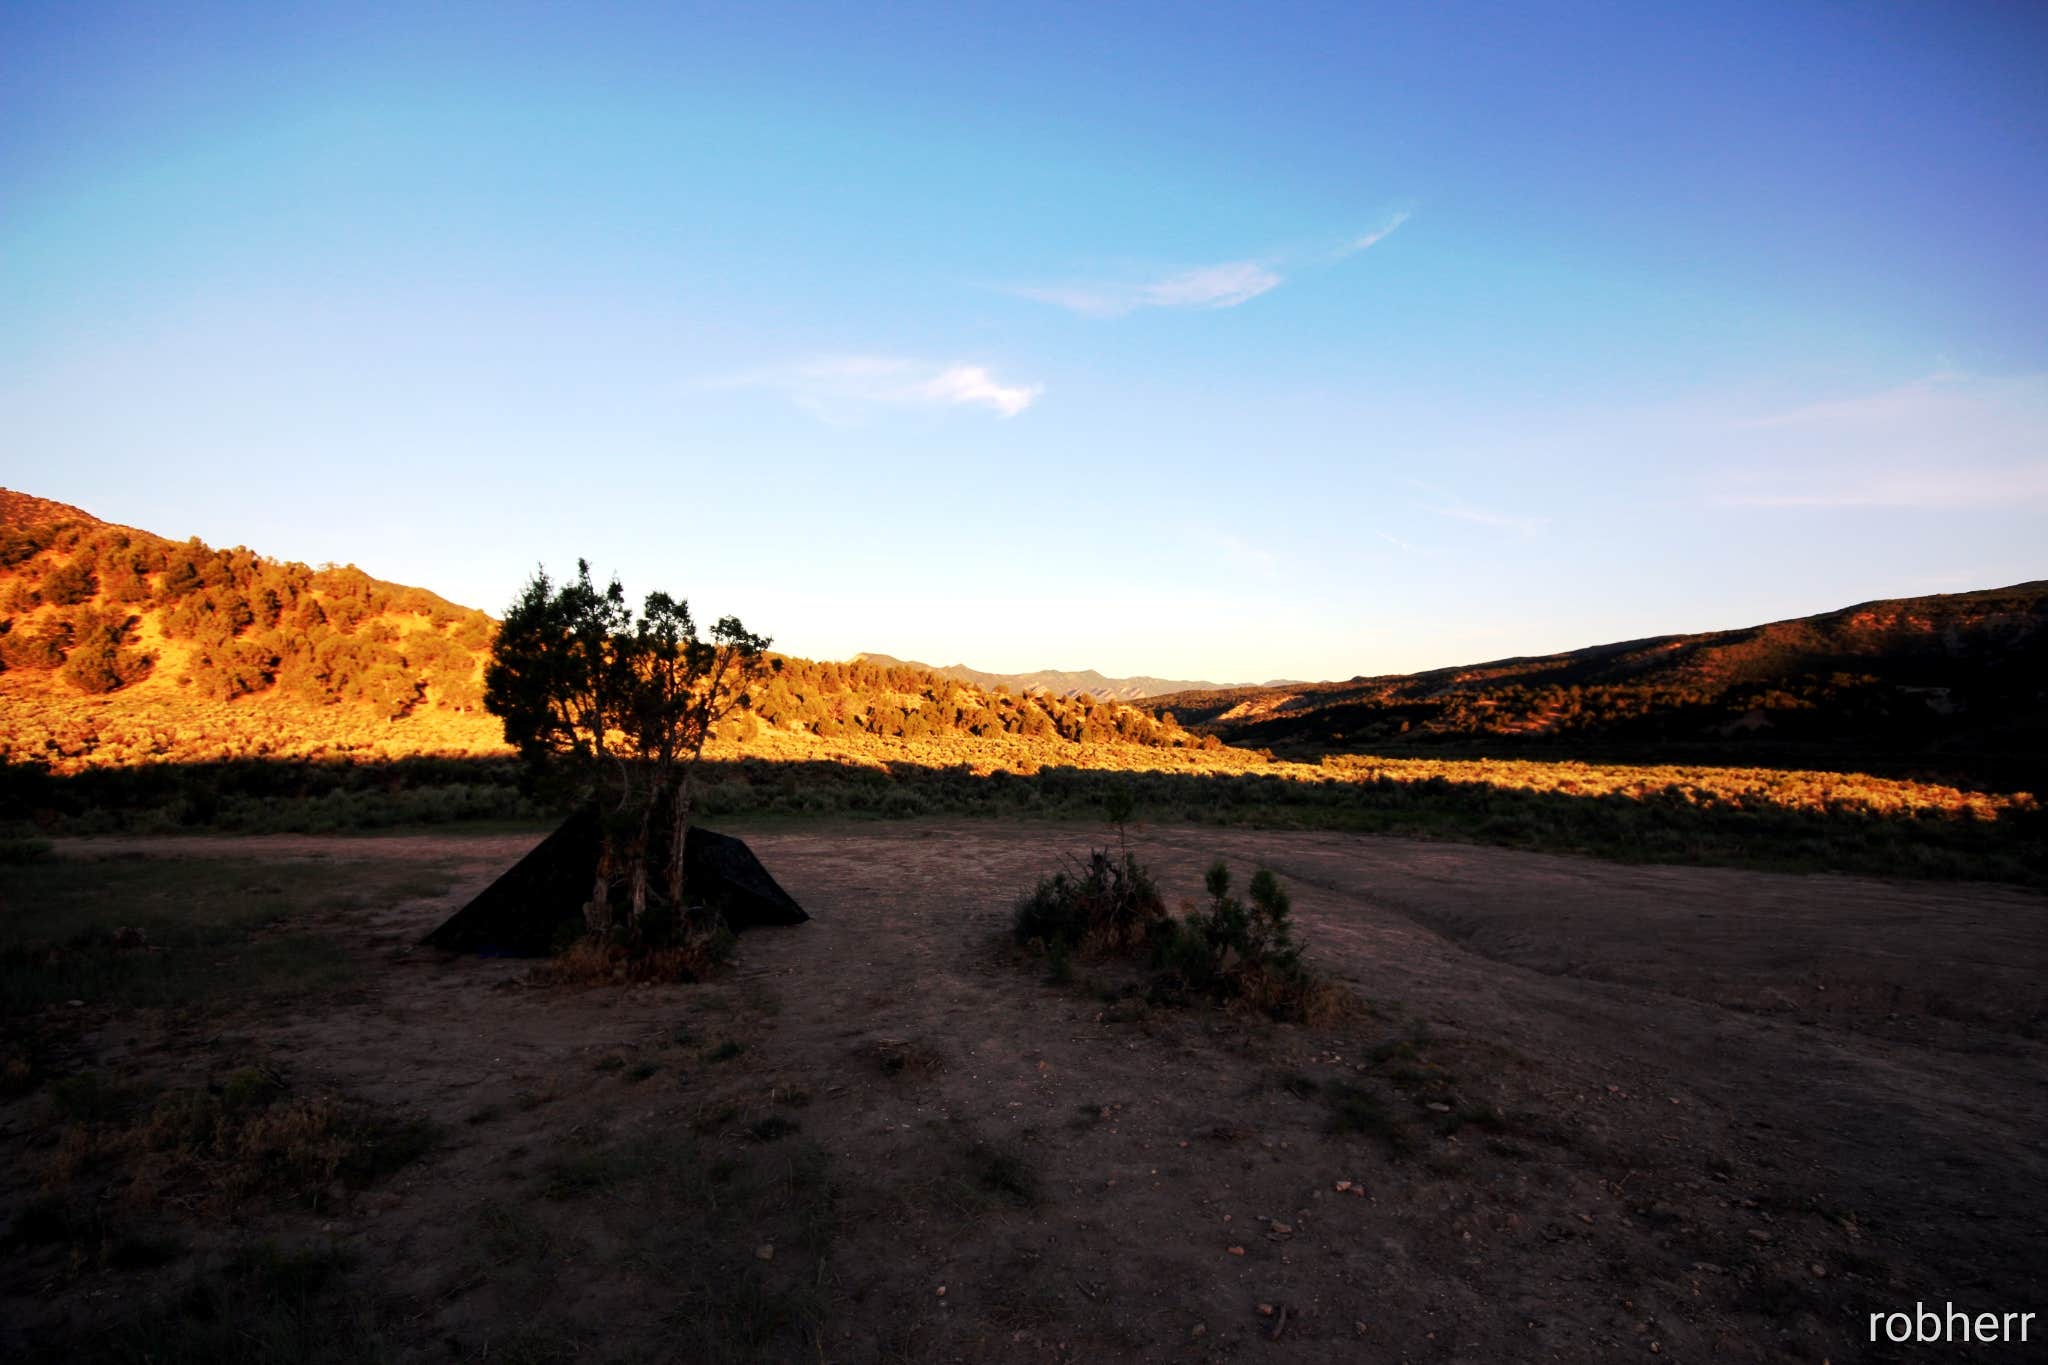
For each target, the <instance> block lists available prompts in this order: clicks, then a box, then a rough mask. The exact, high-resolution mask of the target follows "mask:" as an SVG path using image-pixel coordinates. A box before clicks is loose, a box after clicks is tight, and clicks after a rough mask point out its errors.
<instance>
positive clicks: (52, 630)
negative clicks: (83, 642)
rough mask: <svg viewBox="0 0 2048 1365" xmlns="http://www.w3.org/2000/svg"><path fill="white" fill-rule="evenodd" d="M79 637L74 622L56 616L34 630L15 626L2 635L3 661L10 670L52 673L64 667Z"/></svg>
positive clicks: (0, 653)
mask: <svg viewBox="0 0 2048 1365" xmlns="http://www.w3.org/2000/svg"><path fill="white" fill-rule="evenodd" d="M75 638H76V632H75V631H74V629H73V627H72V625H71V622H70V621H68V620H65V619H64V618H62V617H56V618H53V619H51V620H48V621H45V622H43V623H42V624H41V625H39V626H37V627H36V628H34V629H33V630H23V629H20V628H18V627H17V628H15V629H11V630H9V631H8V632H7V633H6V634H5V635H0V663H5V664H6V666H7V667H8V668H10V669H17V668H18V669H24V670H27V671H31V672H49V671H50V670H52V669H55V668H58V667H61V666H62V665H63V663H64V656H65V654H66V653H67V652H68V651H69V650H70V648H71V644H72V641H73V640H74V639H75Z"/></svg>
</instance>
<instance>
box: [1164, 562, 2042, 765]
mask: <svg viewBox="0 0 2048 1365" xmlns="http://www.w3.org/2000/svg"><path fill="white" fill-rule="evenodd" d="M1152 704H1154V705H1157V706H1161V707H1165V708H1170V709H1171V711H1172V712H1173V714H1174V715H1175V716H1177V717H1178V718H1179V719H1180V720H1181V721H1182V722H1183V723H1184V724H1187V725H1190V726H1192V727H1194V728H1196V729H1199V730H1202V731H1205V732H1206V733H1209V734H1212V735H1215V736H1216V737H1218V738H1219V739H1222V740H1224V741H1225V742H1227V743H1229V744H1233V745H1247V746H1258V747H1272V748H1274V749H1275V750H1279V751H1293V752H1296V753H1300V752H1305V751H1313V752H1317V753H1324V752H1330V751H1338V752H1371V753H1378V754H1401V753H1431V752H1435V753H1486V754H1498V755H1502V756H1517V757H1537V756H1562V755H1566V754H1569V755H1570V756H1572V757H1578V758H1601V759H1609V760H1616V761H1629V762H1667V761H1668V762H1680V761H1687V762H1707V763H1731V764H1758V765H1769V766H1798V767H1818V768H1837V769H1839V768H1843V767H1854V768H1857V769H1859V770H1862V771H1870V772H1887V771H1889V772H1896V773H1914V774H1920V775H1929V774H1938V775H1944V776H1949V777H1965V778H1971V779H1974V780H1981V781H1986V782H1990V783H1993V784H1995V785H2002V786H2014V785H2018V786H2021V787H2025V788H2027V789H2029V790H2039V785H2038V784H2039V783H2040V782H2041V781H2042V778H2043V774H2044V769H2048V582H2032V583H2020V584H2016V585H2014V586H2012V587H2008V588H1993V589H1988V590H1985V591H1981V592H1967V593H1954V594H1943V595H1937V596H1931V597H1913V598H1900V599H1894V600H1887V601H1877V602H1865V603H1861V604H1859V605H1856V606H1852V607H1844V608H1842V609H1840V610H1838V611H1831V612H1825V613H1822V614H1820V615H1817V616H1806V617H1800V618H1798V619H1795V620H1789V621H1777V622H1772V623H1770V624H1768V625H1760V626H1750V627H1747V628H1744V629H1740V630H1721V631H1708V632H1703V633H1700V634H1692V635H1664V636H1658V637H1655V638H1652V639H1646V640H1630V641H1624V642H1622V643H1618V644H1609V645H1596V646H1593V647H1591V648H1588V649H1579V650H1573V651H1571V652H1569V653H1564V654H1551V655H1545V656H1542V657H1538V658H1518V659H1500V660H1496V661H1494V662H1491V663H1483V664H1472V665H1467V666H1465V667H1460V668H1441V669H1433V670H1431V671H1429V672H1426V673H1413V674H1404V675H1392V676H1386V677H1356V678H1352V679H1350V680H1349V681H1347V682H1331V683H1315V684H1309V685H1290V686H1281V687H1273V686H1268V687H1239V688H1227V689H1221V690H1216V691H1199V692H1196V691H1190V692H1183V693H1177V694H1173V695H1169V696H1162V697H1157V698H1153V699H1152Z"/></svg>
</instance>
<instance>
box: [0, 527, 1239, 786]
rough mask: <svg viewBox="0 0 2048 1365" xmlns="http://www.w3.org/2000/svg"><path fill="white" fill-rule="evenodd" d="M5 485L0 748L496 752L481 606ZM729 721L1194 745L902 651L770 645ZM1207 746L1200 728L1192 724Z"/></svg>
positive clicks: (36, 753) (73, 756)
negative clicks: (841, 658)
mask: <svg viewBox="0 0 2048 1365" xmlns="http://www.w3.org/2000/svg"><path fill="white" fill-rule="evenodd" d="M0 499H16V500H17V504H16V506H15V508H14V515H12V516H9V517H7V518H6V522H5V527H4V529H0V670H4V671H0V699H4V700H5V702H6V720H5V723H4V725H0V759H4V760H6V761H10V762H16V763H20V762H33V763H40V764H47V765H48V766H50V767H51V768H52V769H53V770H55V771H58V772H73V771H78V770H80V769H82V768H86V767H94V766H102V765H108V764H116V765H118V764H129V763H139V762H213V761H220V760H226V759H238V758H324V757H334V756H347V757H350V758H356V759H362V758H397V757H403V756H408V755H418V754H476V755H481V754H494V753H502V752H508V750H507V748H506V746H505V744H504V742H503V736H502V734H501V732H500V728H499V724H498V722H497V721H496V720H495V719H493V718H491V717H489V716H487V715H485V714H484V713H483V709H482V701H483V668H484V664H485V661H486V659H487V656H488V653H489V650H490V646H491V642H492V640H493V639H494V638H495V635H496V632H497V623H496V622H494V621H493V620H492V619H491V618H490V617H488V616H486V615H485V614H484V613H483V612H480V611H476V610H474V609H471V608H468V607H460V606H456V605H455V604H453V603H450V602H447V601H444V600H443V599H441V598H439V597H436V596H434V595H433V594H432V593H429V592H425V591H423V590H421V589H418V588H408V587H403V586H400V585H398V584H393V583H386V582H383V581H381V580H379V579H375V578H372V577H370V576H369V575H368V574H365V573H363V572H362V571H361V570H360V569H357V568H354V567H353V566H349V567H344V568H333V567H329V568H325V569H318V570H315V569H311V568H309V567H307V566H306V565H303V564H295V563H289V562H283V561H277V560H268V559H264V558H262V557H260V556H258V555H255V554H253V553H251V552H250V551H248V550H245V549H240V548H237V549H233V550H214V549H212V548H210V547H208V546H206V545H204V544H202V543H201V542H200V541H198V540H196V539H195V540H190V541H186V542H184V543H182V544H181V543H176V542H172V541H167V540H163V539H161V538H159V537H156V536H152V535H149V534H148V533H146V532H142V531H136V530H132V529H129V528H126V527H119V526H110V525H107V524H105V523H102V522H98V521H95V520H93V519H91V518H89V517H87V516H86V515H85V514H84V513H81V512H78V511H77V509H75V508H66V507H63V505H62V504H54V503H42V502H40V501H39V500H26V501H28V502H33V503H36V504H37V505H36V506H34V507H32V508H30V509H29V510H30V511H33V512H39V513H40V514H41V515H42V516H45V517H49V518H53V519H50V520H40V521H37V520H31V519H30V517H29V516H28V515H26V514H25V513H24V511H23V509H22V507H21V506H20V502H21V501H23V500H20V495H15V494H6V493H0ZM752 702H753V707H752V711H751V713H750V714H746V715H740V716H735V717H734V718H733V719H732V721H731V722H730V723H729V724H728V726H727V727H726V732H727V734H726V737H727V738H738V739H745V738H747V737H748V736H750V735H752V734H754V733H757V732H758V731H759V730H760V729H762V728H763V727H773V728H777V729H780V730H783V731H785V732H790V733H802V734H806V735H811V736H816V737H819V738H823V739H837V738H841V737H845V736H848V735H856V734H865V735H874V736H884V737H900V738H904V739H910V740H917V739H923V738H928V737H933V736H942V735H959V736H966V737H974V738H985V737H994V736H1001V735H1009V736H1016V737H1019V738H1021V739H1024V740H1027V741H1045V742H1048V743H1056V742H1059V741H1066V742H1069V743H1073V744H1087V745H1095V744H1114V745H1133V744H1135V745H1148V746H1164V747H1182V748H1197V747H1201V746H1202V745H1203V744H1204V742H1205V741H1204V740H1203V738H1202V737H1201V736H1197V735H1193V734H1190V733H1189V732H1188V731H1186V730H1184V729H1182V728H1180V727H1179V726H1177V725H1175V724H1173V723H1172V722H1171V721H1170V720H1163V719H1161V718H1160V717H1158V716H1156V715H1154V714H1152V713H1151V712H1150V711H1147V710H1143V709H1140V708H1136V707H1131V706H1124V705H1119V704H1116V703H1111V702H1103V701H1098V700H1096V699H1095V698H1093V697H1089V696H1080V697H1054V696H1049V695H1036V696H1021V695H1011V694H1009V693H1007V692H1001V691H994V692H991V691H984V690H983V689H981V688H979V687H976V686H974V685H972V684H969V683H964V682H960V681H957V680H954V679H951V678H944V677H940V676H937V675H935V674H932V673H928V672H925V671H923V670H921V669H916V668H912V667H907V666H886V665H880V664H872V663H862V662H854V663H835V662H829V661H826V662H812V661H810V660H806V659H793V658H792V659H784V660H783V661H782V667H781V668H780V669H779V670H778V672H777V673H776V675H775V676H774V677H773V678H772V679H771V680H770V681H769V682H768V683H767V684H766V685H765V686H764V687H762V688H761V689H759V691H758V692H757V693H756V695H755V696H754V697H753V698H752ZM1208 744H1209V747H1212V748H1213V747H1215V742H1214V741H1208Z"/></svg>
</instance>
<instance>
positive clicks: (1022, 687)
mask: <svg viewBox="0 0 2048 1365" xmlns="http://www.w3.org/2000/svg"><path fill="white" fill-rule="evenodd" d="M849 662H852V663H868V664H875V665H877V666H879V667H883V668H915V669H920V670H922V671H924V672H926V673H936V674H938V675H939V676H940V677H942V678H954V679H957V680H959V681H961V682H971V683H973V684H974V685H975V686H976V687H980V688H984V689H986V690H988V691H991V692H993V691H994V690H995V689H996V688H998V687H1006V688H1008V689H1009V690H1010V691H1012V692H1015V693H1018V694H1020V695H1022V694H1027V693H1043V694H1046V695H1049V696H1055V697H1094V698H1096V699H1097V700H1099V701H1144V700H1147V699H1148V698H1151V697H1160V696H1165V695H1167V694H1169V693H1178V692H1210V691H1215V690H1218V689H1221V688H1229V687H1235V686H1240V685H1239V684H1233V683H1212V682H1176V681H1174V680H1173V679H1171V678H1150V677H1136V678H1109V677H1104V676H1103V675H1102V674H1100V673H1098V672H1096V671H1095V670H1094V669H1092V668H1083V669H1079V670H1072V669H1059V668H1041V669H1039V670H1038V671H1037V672H1035V673H988V672H984V671H983V670H981V669H979V668H969V667H968V666H967V665H966V664H947V665H945V666H944V667H940V666H938V665H936V664H921V663H918V662H916V661H915V660H911V659H899V658H897V657H895V656H894V655H892V654H856V655H854V656H853V658H852V659H851V660H850V661H849ZM1260 685H1261V686H1265V687H1289V686H1298V684H1294V683H1289V682H1286V681H1284V680H1282V681H1274V682H1269V683H1264V684H1260Z"/></svg>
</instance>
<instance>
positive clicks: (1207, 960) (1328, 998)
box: [1150, 858, 1355, 1023]
mask: <svg viewBox="0 0 2048 1365" xmlns="http://www.w3.org/2000/svg"><path fill="white" fill-rule="evenodd" d="M1203 880H1204V884H1205V886H1206V887H1207V889H1208V892H1209V907H1208V909H1207V910H1190V911H1189V912H1188V913H1187V914H1186V915H1184V916H1182V917H1181V918H1180V919H1178V920H1172V919H1163V920H1161V921H1159V922H1158V923H1157V924H1155V925H1154V926H1152V931H1151V935H1150V946H1151V950H1152V965H1153V966H1154V968H1156V969H1157V970H1158V972H1159V979H1158V981H1157V982H1156V983H1155V986H1154V991H1153V994H1154V995H1155V996H1156V997H1160V998H1164V999H1184V998H1186V997H1189V996H1203V997H1207V998H1209V999H1212V1000H1217V1001H1222V1002H1237V1003H1241V1004H1244V1005H1247V1006H1249V1007H1251V1008H1253V1009H1256V1010H1258V1011H1259V1012H1260V1013H1262V1014H1267V1015H1270V1016H1272V1017H1273V1018H1275V1019H1292V1020H1300V1021H1302V1022H1306V1023H1326V1022H1329V1021H1331V1020H1332V1019H1335V1018H1337V1017H1340V1016H1341V1015H1342V1014H1344V1013H1346V1012H1348V1011H1349V1010H1350V1009H1351V1008H1354V1007H1355V1002H1354V1001H1353V1000H1352V998H1351V996H1350V994H1349V993H1348V992H1347V991H1345V990H1344V989H1343V988H1342V987H1340V986H1338V985H1336V984H1335V983H1334V982H1329V981H1325V980H1324V979H1322V978H1321V977H1319V976H1317V975H1316V974H1315V973H1314V972H1311V971H1310V970H1309V969H1308V968H1307V967H1306V966H1305V965H1303V963H1302V960H1301V945H1300V944H1298V943H1296V942H1295V941H1294V922H1293V919H1292V914H1293V906H1292V904H1291V902H1290V901H1289V900H1288V897H1287V892H1286V891H1285V890H1284V889H1283V888H1282V887H1281V885H1280V879H1279V878H1278V877H1276V876H1274V875H1273V873H1272V872H1271V871H1270V870H1268V869H1266V868H1260V869H1259V870H1258V871H1257V872H1256V873H1254V874H1253V875H1252V880H1251V887H1250V893H1251V902H1250V904H1246V903H1245V902H1244V901H1242V900H1239V899H1238V898H1237V897H1236V896H1233V895H1231V894H1230V868H1229V867H1228V866H1226V865H1225V864H1224V862H1223V861H1222V860H1221V859H1220V858H1219V859H1218V860H1217V861H1216V862H1214V863H1212V864H1210V866H1209V871H1208V873H1207V875H1206V876H1205V877H1204V879H1203Z"/></svg>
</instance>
